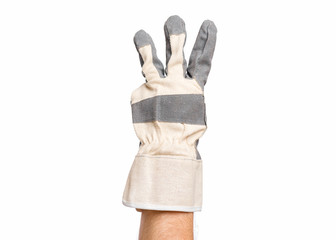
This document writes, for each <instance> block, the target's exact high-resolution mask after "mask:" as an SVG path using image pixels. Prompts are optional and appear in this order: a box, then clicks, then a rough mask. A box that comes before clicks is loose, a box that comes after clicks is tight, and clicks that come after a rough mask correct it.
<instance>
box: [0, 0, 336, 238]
mask: <svg viewBox="0 0 336 240" xmlns="http://www.w3.org/2000/svg"><path fill="white" fill-rule="evenodd" d="M335 12H336V8H335V5H334V1H321V0H320V1H298V0H296V1H293V0H291V1H289V0H283V1H266V0H265V1H212V0H204V1H190V2H187V1H181V0H178V1H165V2H164V1H162V2H159V1H151V2H150V1H134V2H131V1H126V0H125V1H74V0H71V1H69V0H67V1H62V0H59V1H1V3H0V80H1V81H0V239H1V240H10V239H18V240H19V239H20V240H21V239H34V240H40V239H41V240H42V239H43V240H46V239H47V240H52V239H57V240H59V239H62V240H67V239H69V240H74V239H80V240H86V239H99V240H104V239H136V237H137V234H138V227H139V219H140V213H137V212H136V211H135V210H134V209H131V208H127V207H124V206H123V205H122V204H121V197H122V193H123V189H124V185H125V182H126V178H127V175H128V171H129V169H130V167H131V164H132V162H133V158H134V156H135V154H136V152H137V149H138V139H137V138H136V136H135V133H134V130H133V126H132V122H131V111H130V105H129V101H130V95H131V92H132V90H134V89H135V88H136V87H138V86H139V85H140V84H142V83H143V82H144V79H143V77H142V75H141V69H140V64H139V59H138V55H137V52H136V50H135V47H134V45H133V35H134V33H135V32H136V31H137V30H139V29H141V28H143V29H145V30H146V31H147V32H149V33H150V34H151V35H152V37H153V39H154V42H155V43H156V47H157V49H158V55H159V57H160V58H161V60H162V61H163V62H165V59H164V57H165V42H164V34H163V24H164V22H165V20H166V19H167V18H168V17H169V16H170V15H173V14H178V15H180V16H181V17H182V18H183V19H184V20H185V22H186V27H187V33H188V37H187V43H186V47H185V54H186V56H187V57H188V56H189V54H190V51H191V48H192V46H193V44H194V40H195V38H196V35H197V32H198V29H199V27H200V25H201V23H202V21H203V20H205V19H211V20H213V21H214V22H215V23H216V25H217V28H218V38H217V48H216V52H215V56H214V59H213V67H212V71H211V73H210V77H209V79H208V84H207V85H206V88H205V94H206V103H207V111H208V131H207V132H206V134H205V135H204V137H202V139H201V141H200V145H199V150H200V153H201V155H202V157H203V161H204V203H203V211H202V212H201V213H198V214H196V219H197V222H198V225H199V238H198V239H200V240H207V239H229V240H236V239H237V240H246V239H258V240H263V239H265V240H270V239H272V240H277V239H279V240H283V239H286V240H291V239H293V240H297V239H304V240H307V239H318V240H320V239H323V240H329V239H330V240H331V239H332V240H335V239H336V113H335V112H336V14H335Z"/></svg>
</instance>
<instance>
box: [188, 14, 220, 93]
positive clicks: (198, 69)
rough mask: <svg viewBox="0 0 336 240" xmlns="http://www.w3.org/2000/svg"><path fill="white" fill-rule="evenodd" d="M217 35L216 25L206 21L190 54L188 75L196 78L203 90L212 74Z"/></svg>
mask: <svg viewBox="0 0 336 240" xmlns="http://www.w3.org/2000/svg"><path fill="white" fill-rule="evenodd" d="M216 35H217V28H216V25H215V24H214V23H213V22H212V21H210V20H206V21H204V22H203V24H202V26H201V28H200V30H199V33H198V35H197V38H196V42H195V45H194V47H193V50H192V52H191V54H190V59H189V65H188V69H187V72H188V75H189V76H190V77H192V78H194V79H195V80H196V81H197V82H198V84H199V85H200V86H201V87H202V88H204V85H205V84H206V81H207V78H208V75H209V72H210V68H211V60H212V57H213V53H214V50H215V46H216Z"/></svg>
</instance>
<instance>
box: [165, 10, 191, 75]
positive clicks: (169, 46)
mask: <svg viewBox="0 0 336 240" xmlns="http://www.w3.org/2000/svg"><path fill="white" fill-rule="evenodd" d="M164 32H165V36H166V64H167V67H166V73H167V74H168V75H169V74H180V75H185V73H186V67H187V62H186V60H185V58H184V52H183V47H184V44H185V40H186V36H187V34H186V30H185V23H184V21H183V20H182V18H180V17H179V16H176V15H175V16H171V17H169V18H168V19H167V21H166V23H165V25H164Z"/></svg>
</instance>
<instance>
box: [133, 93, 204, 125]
mask: <svg viewBox="0 0 336 240" xmlns="http://www.w3.org/2000/svg"><path fill="white" fill-rule="evenodd" d="M132 117H133V123H144V122H152V121H161V122H175V123H187V124H197V125H206V123H205V105H204V96H203V95H202V94H178V95H160V96H155V97H152V98H148V99H145V100H142V101H140V102H137V103H134V104H132Z"/></svg>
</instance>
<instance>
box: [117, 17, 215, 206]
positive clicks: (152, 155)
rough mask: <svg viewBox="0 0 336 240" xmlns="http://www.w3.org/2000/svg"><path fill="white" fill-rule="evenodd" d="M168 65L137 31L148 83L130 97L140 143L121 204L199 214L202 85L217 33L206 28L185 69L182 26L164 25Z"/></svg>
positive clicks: (177, 21) (171, 21)
mask: <svg viewBox="0 0 336 240" xmlns="http://www.w3.org/2000/svg"><path fill="white" fill-rule="evenodd" d="M164 32H165V36H166V63H167V67H166V69H164V67H163V65H162V63H161V61H160V60H159V59H158V57H157V55H156V49H155V47H154V43H153V41H152V38H151V37H150V36H149V35H148V34H147V33H146V32H145V31H143V30H140V31H138V32H137V33H136V34H135V37H134V43H135V46H136V48H137V51H138V52H139V56H140V62H141V66H142V72H143V75H144V76H145V78H146V83H144V84H142V85H141V86H140V87H139V88H137V89H136V90H135V91H134V92H133V93H132V97H131V106H132V118H133V125H134V129H135V132H136V134H137V136H138V138H139V140H140V147H139V152H138V154H137V155H136V157H135V160H134V162H133V165H132V168H131V170H130V173H129V176H128V179H127V183H126V187H125V190H124V195H123V204H124V205H126V206H129V207H134V208H138V209H151V210H167V211H184V212H194V211H200V210H201V208H202V161H201V157H200V155H199V153H198V151H197V144H198V139H199V138H200V137H201V136H202V135H203V134H204V132H205V130H206V114H205V104H204V91H203V90H204V85H205V83H206V81H207V78H208V74H209V71H210V68H211V60H212V56H213V52H214V49H215V44H216V33H217V29H216V26H215V24H214V23H213V22H212V21H209V20H206V21H204V22H203V24H202V26H201V28H200V31H199V33H198V36H197V39H196V42H195V45H194V47H193V50H192V53H191V55H190V60H189V64H188V67H187V63H186V60H185V59H184V53H183V47H184V44H185V40H186V31H185V24H184V21H183V20H182V19H181V18H180V17H178V16H171V17H170V18H168V20H167V21H166V23H165V26H164Z"/></svg>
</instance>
